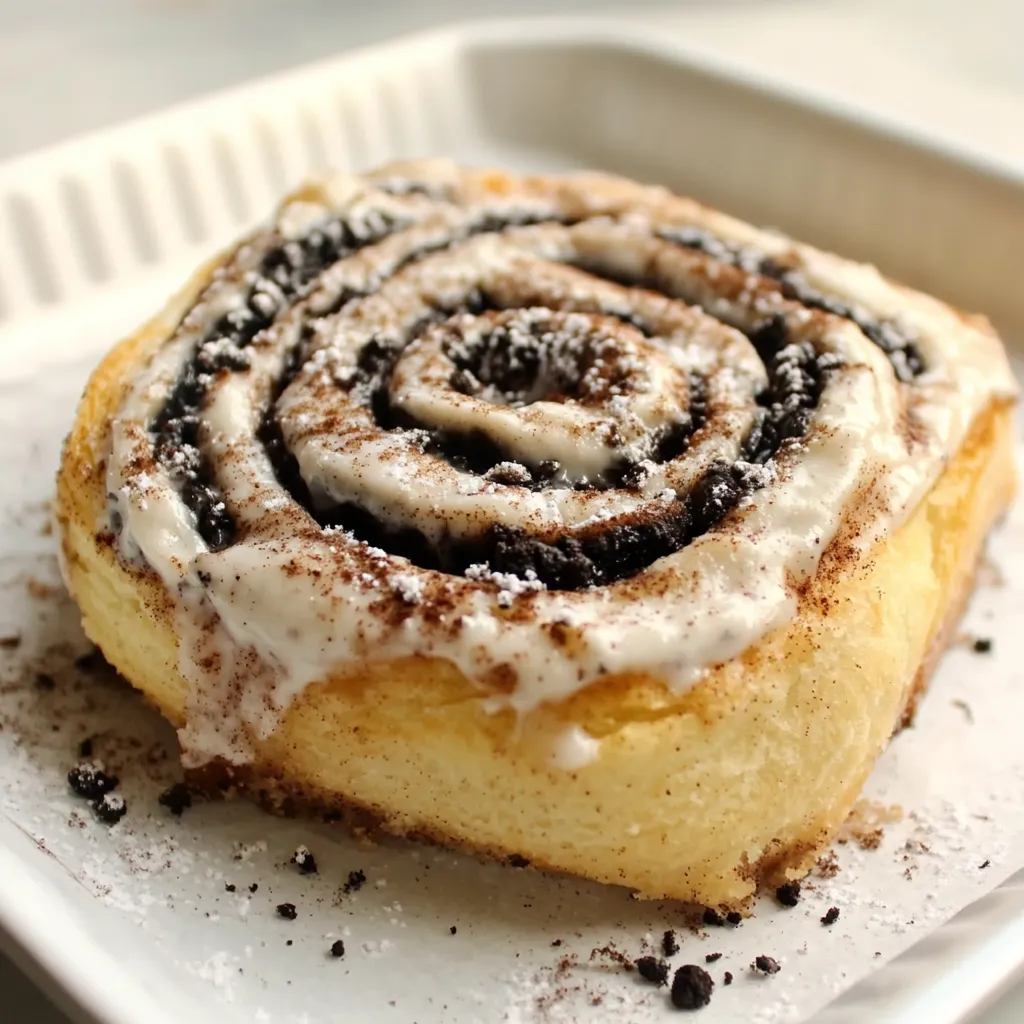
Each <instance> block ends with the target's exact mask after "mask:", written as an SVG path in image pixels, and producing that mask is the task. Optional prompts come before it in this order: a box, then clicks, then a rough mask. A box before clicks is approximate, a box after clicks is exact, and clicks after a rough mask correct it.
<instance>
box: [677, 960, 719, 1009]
mask: <svg viewBox="0 0 1024 1024" xmlns="http://www.w3.org/2000/svg"><path fill="white" fill-rule="evenodd" d="M714 987H715V983H714V982H713V981H712V980H711V975H710V974H708V972H707V971H705V970H704V968H703V967H698V966H697V965H696V964H686V966H685V967H680V968H679V970H678V971H676V973H675V977H673V979H672V1005H673V1006H674V1007H675V1008H676V1009H677V1010H699V1009H700V1008H701V1007H702V1006H707V1005H708V1003H710V1002H711V993H712V991H713V990H714Z"/></svg>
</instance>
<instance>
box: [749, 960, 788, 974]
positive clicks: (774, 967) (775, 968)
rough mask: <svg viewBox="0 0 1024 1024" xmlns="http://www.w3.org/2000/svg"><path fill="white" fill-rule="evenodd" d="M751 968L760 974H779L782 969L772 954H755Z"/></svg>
mask: <svg viewBox="0 0 1024 1024" xmlns="http://www.w3.org/2000/svg"><path fill="white" fill-rule="evenodd" d="M750 969H751V970H752V971H755V972H756V973H758V974H778V973H779V971H781V970H782V967H781V966H780V965H779V961H778V960H776V959H775V958H774V957H770V956H764V955H762V956H755V957H754V962H753V963H752V964H751V965H750Z"/></svg>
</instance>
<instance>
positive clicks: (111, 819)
mask: <svg viewBox="0 0 1024 1024" xmlns="http://www.w3.org/2000/svg"><path fill="white" fill-rule="evenodd" d="M92 809H93V810H94V811H95V812H96V817H97V818H99V819H100V821H102V822H103V823H104V824H106V825H116V824H117V823H118V822H119V821H120V820H121V819H122V818H123V817H124V816H125V815H126V814H127V813H128V805H127V804H126V803H125V802H124V797H123V796H119V795H118V794H117V793H106V794H104V795H103V796H102V797H101V798H100V799H99V800H95V801H93V805H92Z"/></svg>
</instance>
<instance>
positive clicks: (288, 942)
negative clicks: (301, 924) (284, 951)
mask: <svg viewBox="0 0 1024 1024" xmlns="http://www.w3.org/2000/svg"><path fill="white" fill-rule="evenodd" d="M293 941H294V940H292V939H289V940H288V941H287V942H286V943H285V945H286V946H290V945H291V944H292V942H293Z"/></svg>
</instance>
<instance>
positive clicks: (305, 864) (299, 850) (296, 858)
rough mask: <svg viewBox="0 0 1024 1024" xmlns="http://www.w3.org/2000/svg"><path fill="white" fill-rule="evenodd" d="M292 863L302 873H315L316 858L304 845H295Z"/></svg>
mask: <svg viewBox="0 0 1024 1024" xmlns="http://www.w3.org/2000/svg"><path fill="white" fill-rule="evenodd" d="M292 863H293V864H294V865H295V866H296V867H297V868H298V869H299V870H300V871H301V872H302V873H303V874H304V875H315V874H316V873H317V866H316V858H315V857H314V856H313V854H311V853H310V852H309V848H308V847H306V846H299V847H296V849H295V852H294V853H293V854H292Z"/></svg>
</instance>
